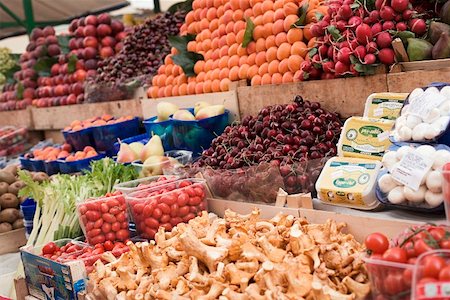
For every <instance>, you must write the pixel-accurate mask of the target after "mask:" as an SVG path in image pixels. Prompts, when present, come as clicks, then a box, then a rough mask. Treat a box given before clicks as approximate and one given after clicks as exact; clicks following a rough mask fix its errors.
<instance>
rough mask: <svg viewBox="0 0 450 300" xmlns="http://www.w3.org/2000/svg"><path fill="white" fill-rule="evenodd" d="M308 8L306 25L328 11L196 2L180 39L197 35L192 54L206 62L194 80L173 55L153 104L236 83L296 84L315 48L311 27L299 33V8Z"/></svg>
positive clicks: (270, 3) (274, 1)
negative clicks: (250, 26) (249, 33)
mask: <svg viewBox="0 0 450 300" xmlns="http://www.w3.org/2000/svg"><path fill="white" fill-rule="evenodd" d="M306 2H307V3H308V7H309V8H308V13H307V15H306V21H307V22H316V21H317V17H316V16H317V15H319V14H321V15H325V14H327V11H328V8H327V7H326V6H322V5H320V2H319V1H318V0H303V1H298V0H194V2H193V4H192V8H193V10H192V11H191V12H189V13H188V14H187V15H186V19H185V24H183V25H182V26H181V29H180V34H181V35H182V36H183V35H186V34H194V35H196V38H195V40H194V41H191V42H189V43H188V45H187V49H188V51H192V52H196V53H200V54H202V55H203V57H204V60H200V61H197V62H196V64H195V66H194V72H195V74H196V76H194V77H187V76H186V75H185V74H184V72H183V70H182V68H181V67H180V66H178V65H175V64H174V62H173V59H172V56H173V55H175V54H177V50H176V49H175V48H172V51H171V54H170V55H168V56H167V57H166V58H165V61H164V62H165V63H164V65H162V66H161V67H160V68H159V69H158V74H157V75H156V76H154V77H153V80H152V87H150V88H149V90H148V91H147V94H148V96H149V97H151V98H160V97H169V96H178V95H190V94H202V93H210V92H220V91H227V90H228V89H229V84H230V82H232V81H237V80H241V79H247V80H249V81H250V82H251V84H252V85H261V84H280V83H287V82H293V81H296V80H297V78H298V77H299V74H300V65H301V63H302V62H303V61H304V60H305V57H306V55H307V54H308V50H309V48H311V47H313V46H314V43H315V40H314V39H313V38H312V35H311V32H310V30H309V27H310V26H309V25H307V26H305V27H303V29H301V28H295V27H294V26H293V25H294V23H296V22H297V21H298V20H299V16H298V12H299V7H303V5H304V4H305V3H306ZM247 19H250V20H252V21H253V23H254V25H255V28H254V30H253V40H252V41H251V42H250V43H249V44H248V45H247V47H245V48H244V47H243V44H242V43H243V40H244V33H245V29H246V26H247V22H246V20H247Z"/></svg>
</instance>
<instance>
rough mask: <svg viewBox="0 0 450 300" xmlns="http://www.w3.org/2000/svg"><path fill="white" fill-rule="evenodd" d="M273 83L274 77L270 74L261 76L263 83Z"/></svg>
mask: <svg viewBox="0 0 450 300" xmlns="http://www.w3.org/2000/svg"><path fill="white" fill-rule="evenodd" d="M271 83H272V77H271V76H270V75H269V74H264V75H263V76H261V84H262V85H265V84H271Z"/></svg>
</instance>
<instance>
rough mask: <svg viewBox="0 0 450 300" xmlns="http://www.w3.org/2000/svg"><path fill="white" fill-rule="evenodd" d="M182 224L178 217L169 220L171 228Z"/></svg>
mask: <svg viewBox="0 0 450 300" xmlns="http://www.w3.org/2000/svg"><path fill="white" fill-rule="evenodd" d="M181 222H183V220H182V219H181V218H180V217H175V218H171V219H170V224H171V225H172V226H176V225H177V224H179V223H181Z"/></svg>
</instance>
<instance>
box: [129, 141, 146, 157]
mask: <svg viewBox="0 0 450 300" xmlns="http://www.w3.org/2000/svg"><path fill="white" fill-rule="evenodd" d="M130 148H131V150H133V152H134V156H136V157H138V158H139V157H141V153H142V149H144V144H142V143H139V142H134V143H131V144H130Z"/></svg>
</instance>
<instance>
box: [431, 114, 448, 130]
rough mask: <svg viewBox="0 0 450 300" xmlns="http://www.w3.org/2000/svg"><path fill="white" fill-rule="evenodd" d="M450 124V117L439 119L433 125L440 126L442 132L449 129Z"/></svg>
mask: <svg viewBox="0 0 450 300" xmlns="http://www.w3.org/2000/svg"><path fill="white" fill-rule="evenodd" d="M449 122H450V117H448V116H446V117H440V118H439V119H437V120H436V121H434V122H433V124H436V125H438V126H439V128H440V131H441V132H442V131H444V130H446V129H447V126H448V123H449Z"/></svg>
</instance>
